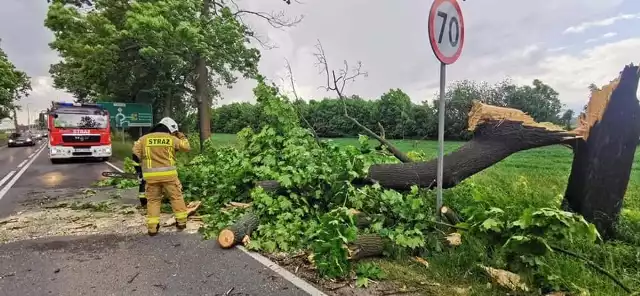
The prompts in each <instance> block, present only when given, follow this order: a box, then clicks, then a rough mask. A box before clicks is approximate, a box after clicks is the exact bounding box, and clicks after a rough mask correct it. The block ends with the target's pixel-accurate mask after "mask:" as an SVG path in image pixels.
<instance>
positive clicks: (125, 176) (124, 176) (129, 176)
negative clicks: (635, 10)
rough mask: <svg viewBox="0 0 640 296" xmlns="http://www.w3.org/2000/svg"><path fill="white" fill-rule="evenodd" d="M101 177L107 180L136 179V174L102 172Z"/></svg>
mask: <svg viewBox="0 0 640 296" xmlns="http://www.w3.org/2000/svg"><path fill="white" fill-rule="evenodd" d="M102 176H104V177H108V178H121V179H134V180H137V179H138V174H136V173H121V172H102Z"/></svg>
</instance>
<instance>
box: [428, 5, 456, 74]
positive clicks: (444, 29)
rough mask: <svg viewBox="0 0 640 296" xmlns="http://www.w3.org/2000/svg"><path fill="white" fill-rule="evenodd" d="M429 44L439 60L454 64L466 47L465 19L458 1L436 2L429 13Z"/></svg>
mask: <svg viewBox="0 0 640 296" xmlns="http://www.w3.org/2000/svg"><path fill="white" fill-rule="evenodd" d="M429 42H430V43H431V49H433V53H434V54H435V55H436V57H437V58H438V60H440V62H442V63H443V64H446V65H449V64H453V63H455V62H456V60H458V58H459V57H460V54H461V53H462V46H463V45H464V19H463V18H462V10H461V9H460V5H458V2H457V1H456V0H435V1H434V2H433V4H432V5H431V10H430V11H429Z"/></svg>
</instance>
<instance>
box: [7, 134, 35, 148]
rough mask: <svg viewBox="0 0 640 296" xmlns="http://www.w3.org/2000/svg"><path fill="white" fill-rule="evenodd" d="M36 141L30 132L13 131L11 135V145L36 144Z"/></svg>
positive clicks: (9, 144)
mask: <svg viewBox="0 0 640 296" xmlns="http://www.w3.org/2000/svg"><path fill="white" fill-rule="evenodd" d="M35 145H36V142H35V140H34V139H33V137H32V136H31V134H29V133H11V135H9V143H8V146H9V147H17V146H35Z"/></svg>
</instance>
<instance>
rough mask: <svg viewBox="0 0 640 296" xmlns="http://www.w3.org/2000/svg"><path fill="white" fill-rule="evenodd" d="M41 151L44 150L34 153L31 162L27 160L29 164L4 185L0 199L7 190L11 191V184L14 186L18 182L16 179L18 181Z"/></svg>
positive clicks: (41, 149) (0, 191)
mask: <svg viewBox="0 0 640 296" xmlns="http://www.w3.org/2000/svg"><path fill="white" fill-rule="evenodd" d="M43 150H44V149H43V148H40V149H39V150H38V152H36V156H35V157H34V158H32V159H31V160H29V162H27V164H26V165H25V166H23V167H22V169H21V170H20V171H19V172H18V173H17V174H16V175H15V176H14V177H13V179H11V181H9V183H7V185H5V186H4V187H3V188H2V190H0V199H2V198H3V197H4V196H5V195H6V194H7V192H9V189H11V186H13V184H15V183H16V182H17V181H18V179H20V176H22V174H24V172H25V171H26V170H27V169H28V168H29V167H30V166H31V164H32V163H33V161H34V160H36V158H38V155H40V153H42V151H43Z"/></svg>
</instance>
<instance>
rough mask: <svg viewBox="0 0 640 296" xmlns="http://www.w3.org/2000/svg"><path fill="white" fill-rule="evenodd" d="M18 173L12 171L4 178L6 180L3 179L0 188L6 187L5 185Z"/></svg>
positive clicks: (0, 181)
mask: <svg viewBox="0 0 640 296" xmlns="http://www.w3.org/2000/svg"><path fill="white" fill-rule="evenodd" d="M15 173H16V171H10V172H9V173H8V174H7V175H6V176H4V178H2V180H0V186H2V185H4V183H6V182H7V181H9V179H11V177H12V176H13V174H15Z"/></svg>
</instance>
